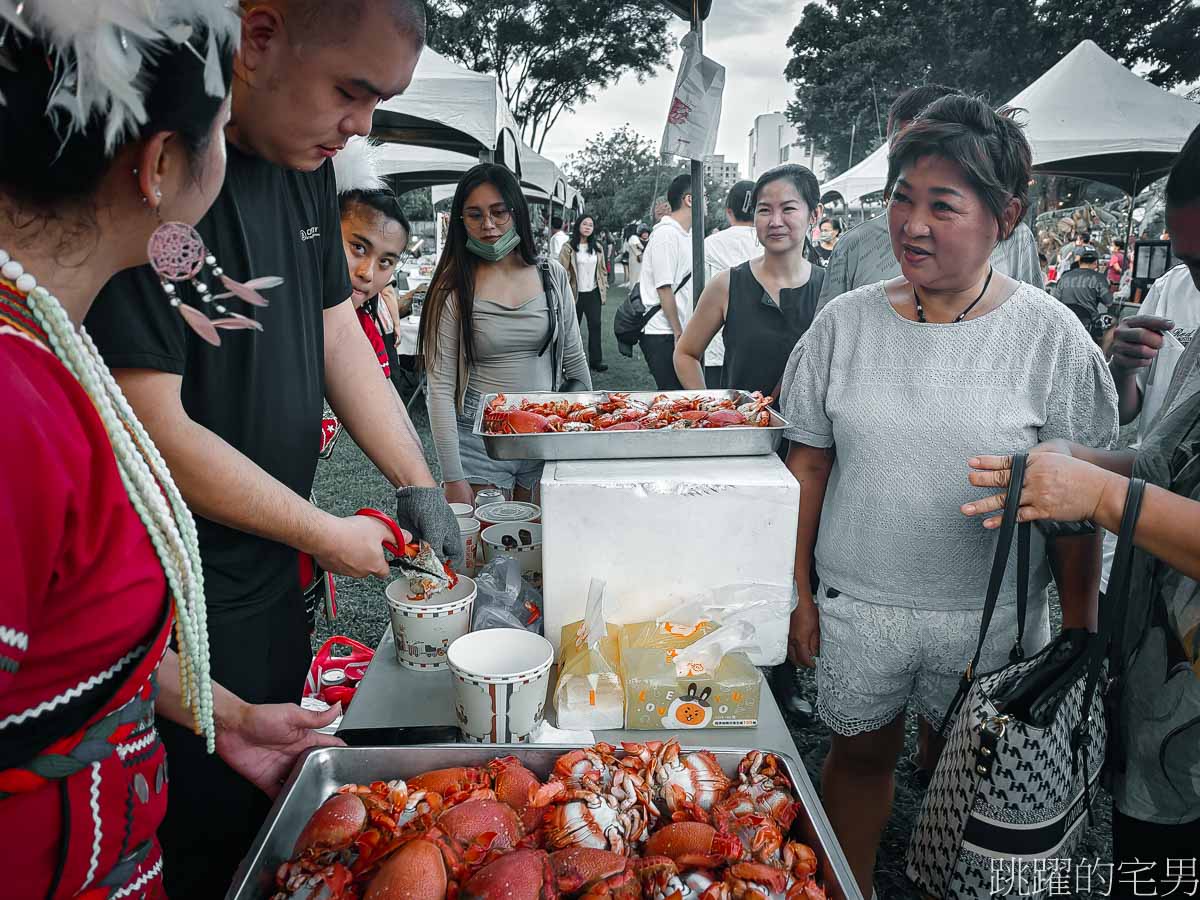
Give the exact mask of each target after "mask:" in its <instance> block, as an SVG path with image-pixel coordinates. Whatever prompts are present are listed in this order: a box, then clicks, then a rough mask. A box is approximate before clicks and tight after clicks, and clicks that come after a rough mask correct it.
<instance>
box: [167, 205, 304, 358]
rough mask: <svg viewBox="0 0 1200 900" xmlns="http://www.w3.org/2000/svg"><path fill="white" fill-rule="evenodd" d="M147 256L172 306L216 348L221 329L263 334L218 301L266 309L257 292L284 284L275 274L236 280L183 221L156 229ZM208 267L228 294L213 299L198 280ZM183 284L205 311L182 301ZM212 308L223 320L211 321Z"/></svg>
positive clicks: (250, 321)
mask: <svg viewBox="0 0 1200 900" xmlns="http://www.w3.org/2000/svg"><path fill="white" fill-rule="evenodd" d="M146 253H147V255H148V256H149V257H150V267H151V268H152V269H154V272H155V274H157V275H158V278H159V281H160V283H161V284H162V289H163V293H164V294H166V295H167V299H168V300H169V301H170V302H171V306H172V307H174V308H175V309H176V310H178V311H179V314H180V315H181V316H183V320H184V321H185V322H187V324H188V327H190V328H191V329H192V331H194V332H196V334H198V335H199V336H200V337H201V338H203V339H204V340H205V341H208V343H210V344H212V345H213V346H214V347H219V346H221V336H220V334H218V333H217V329H219V328H224V329H237V328H252V329H254V330H255V331H262V325H260V324H259V323H258V322H256V321H255V320H254V319H251V318H250V317H249V316H243V315H241V314H240V313H236V312H233V311H231V310H229V309H227V308H226V307H225V306H224V305H223V304H221V303H220V302H219V301H221V300H225V299H228V298H229V297H238V298H239V299H241V300H244V301H245V302H246V303H249V304H252V305H254V306H266V305H267V300H266V298H265V297H263V296H262V295H261V294H259V293H258V292H259V291H260V290H266V289H267V288H273V287H277V286H278V285H281V284H283V279H282V278H279V277H277V276H274V275H268V276H265V277H262V278H254V279H251V280H250V281H248V282H246V283H245V284H242V283H241V282H238V281H234V280H233V279H232V278H230V277H229V276H228V275H226V274H225V272H224V270H223V269H222V268H221V267H220V266H218V265H217V258H216V257H215V256H213V255H212V254H211V253H209V252H208V250H207V248H206V247H205V246H204V239H203V238H201V237H200V234H199V232H197V231H196V229H195V228H193V227H192V226H190V225H187V224H185V223H184V222H163V223H162V224H161V225H159V226H158V228H156V229H154V233H153V234H151V235H150V241H149V243H148V244H147V245H146ZM206 265H207V266H209V267H210V268H211V269H212V276H213V277H214V278H218V279H220V281H221V284H222V285H223V286H224V287H225V289H226V291H227V293H224V294H217V295H216V296H213V295H212V292H211V291H210V290H209V287H208V285H207V284H206V283H205V282H203V281H201V280H200V279H199V278H198V277H197V276H198V275H199V274H200V271H201V270H202V269H203V268H204V266H206ZM181 281H191V283H192V287H193V288H194V289H195V292H196V295H197V296H198V297H199V298H200V301H201V303H202V304H203V305H204V308H203V309H197V308H196V307H194V306H189V305H188V304H187V303H184V302H183V301H182V300H181V299H180V298H179V296H178V291H177V289H176V287H175V284H176V283H177V282H181ZM209 306H212V308H213V311H214V312H216V313H217V315H218V316H220V317H221V318H217V319H210V318H209V317H208V307H209Z"/></svg>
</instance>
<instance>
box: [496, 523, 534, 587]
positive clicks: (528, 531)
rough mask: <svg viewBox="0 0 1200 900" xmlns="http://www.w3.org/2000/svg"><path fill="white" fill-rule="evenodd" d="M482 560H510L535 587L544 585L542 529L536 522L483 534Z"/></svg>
mask: <svg viewBox="0 0 1200 900" xmlns="http://www.w3.org/2000/svg"><path fill="white" fill-rule="evenodd" d="M482 537H483V558H484V560H486V561H487V562H491V561H492V560H493V559H495V558H496V557H497V556H511V557H512V558H513V559H515V560H516V561H517V562H518V563H520V565H521V574H522V575H523V576H525V579H526V580H527V581H529V582H530V584H532V585H533V586H534V587H540V586H541V584H542V526H541V525H536V524H534V523H533V522H506V523H504V524H503V525H492V526H491V527H489V528H485V529H484V530H483V534H482Z"/></svg>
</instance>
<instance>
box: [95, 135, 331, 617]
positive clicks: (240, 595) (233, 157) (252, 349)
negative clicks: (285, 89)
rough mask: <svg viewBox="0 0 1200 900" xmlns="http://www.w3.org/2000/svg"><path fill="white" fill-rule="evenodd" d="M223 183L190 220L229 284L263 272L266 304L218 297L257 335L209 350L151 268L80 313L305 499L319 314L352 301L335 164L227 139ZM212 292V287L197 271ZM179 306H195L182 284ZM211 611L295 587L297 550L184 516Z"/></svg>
mask: <svg viewBox="0 0 1200 900" xmlns="http://www.w3.org/2000/svg"><path fill="white" fill-rule="evenodd" d="M228 152H229V164H228V169H227V172H226V175H225V184H224V186H223V187H222V188H221V193H220V195H219V196H218V197H217V200H216V202H215V203H214V204H213V206H212V209H211V210H209V212H208V215H206V216H205V217H204V219H203V220H202V221H201V222H200V224H199V225H198V226H197V230H198V231H199V232H200V234H201V235H202V236H203V238H204V242H205V244H206V245H207V247H208V249H209V251H210V252H211V253H212V254H213V255H214V256H215V257H216V258H217V264H218V265H219V266H221V267H222V268H223V269H224V270H225V271H226V273H228V274H229V275H230V276H231V277H233V278H236V279H238V280H239V281H243V282H244V281H247V280H249V279H251V278H255V277H262V276H265V275H277V276H279V277H281V278H283V280H284V281H283V284H282V285H280V286H279V287H275V288H271V289H270V290H266V291H264V292H263V294H264V296H266V297H267V298H268V299H269V300H270V302H271V305H270V306H268V307H265V308H261V309H260V308H256V307H251V306H249V305H247V304H245V303H243V302H241V301H239V300H236V299H233V300H226V301H223V302H224V303H226V304H227V305H228V306H229V308H230V309H233V310H236V311H238V312H241V313H243V314H245V315H250V316H254V317H255V318H256V319H258V321H259V322H261V323H262V326H263V332H262V333H258V332H254V331H222V332H221V346H220V347H212V346H210V345H209V344H207V343H205V342H204V341H203V340H201V339H200V338H199V337H198V336H197V335H196V334H195V333H193V332H192V330H191V329H190V328H188V327H187V325H185V324H184V321H183V318H182V317H181V316H180V315H179V314H178V313H177V312H176V311H175V310H173V309H172V308H171V306H170V305H169V303H168V301H167V298H166V296H165V295H164V294H163V291H162V288H161V287H160V285H159V282H158V279H157V278H156V277H155V275H154V273H153V272H152V271H151V270H150V267H149V266H143V267H140V268H138V269H130V270H127V271H125V272H122V273H121V274H119V275H117V276H116V277H115V278H114V279H113V280H112V281H110V282H109V283H108V285H106V286H105V288H104V290H103V292H102V293H101V294H100V297H99V299H98V300H97V301H96V304H95V306H94V307H93V308H92V311H91V313H90V314H89V315H88V317H87V320H86V323H85V324H86V327H87V329H88V331H89V332H90V333H91V335H92V337H93V338H94V339H95V341H96V344H97V346H98V347H99V348H100V353H101V354H102V355H103V357H104V359H105V360H106V361H107V363H108V365H109V366H110V367H111V368H114V369H156V370H158V371H161V372H171V373H173V374H176V375H182V376H183V386H182V393H181V396H182V400H183V407H184V409H185V410H186V411H187V414H188V415H189V416H190V417H191V418H192V419H193V420H194V421H195V422H197V423H198V424H200V425H203V426H204V427H205V428H207V429H209V430H210V431H212V432H214V433H215V434H217V435H218V436H220V437H221V438H223V439H224V440H225V441H227V442H228V443H230V444H232V445H233V446H234V447H235V448H237V449H238V450H239V451H241V452H242V453H244V454H245V455H246V456H247V457H249V458H250V459H251V460H253V461H254V462H255V463H257V464H258V465H259V466H261V467H262V468H263V469H264V470H266V471H267V472H268V473H269V474H271V475H272V476H274V477H275V478H277V479H278V480H279V481H281V482H283V483H284V484H285V485H287V486H288V487H289V488H291V489H292V490H293V491H295V492H296V493H297V494H299V495H300V496H302V497H304V498H307V497H308V496H309V493H310V492H311V490H312V483H313V475H314V473H315V471H316V465H317V451H318V448H319V447H320V439H321V438H320V436H321V413H322V403H323V398H324V395H325V365H324V341H325V330H324V322H323V319H322V311H323V310H324V309H327V308H329V307H333V306H336V305H337V304H339V303H342V302H344V301H346V300H347V298H349V296H350V278H349V275H348V272H347V267H346V256H345V252H344V251H343V249H342V238H341V226H340V217H339V214H338V207H337V192H336V189H335V187H334V181H333V166H332V165H330V164H329V163H326V164H325V165H323V166H322V167H321V168H320V169H318V170H317V171H316V172H295V171H291V170H286V169H282V168H280V167H278V166H275V165H273V164H271V163H268V162H266V161H265V160H262V159H260V158H258V157H254V156H248V155H247V154H245V153H243V152H241V151H239V150H238V149H237V148H235V147H233V146H230V147H229V151H228ZM201 277H202V278H204V279H205V281H206V283H207V284H208V286H209V288H210V289H211V290H212V293H214V294H216V293H221V292H222V290H223V289H222V288H221V287H220V285H219V284H218V283H217V281H216V280H215V279H213V278H212V277H211V269H209V268H207V267H206V268H205V269H204V271H203V273H202V274H201ZM176 288H177V290H178V291H179V296H180V298H181V299H183V300H184V302H190V303H192V305H194V306H199V305H200V303H199V301H198V300H197V298H196V296H195V292H194V289H193V288H192V287H191V285H190V284H187V283H182V282H181V283H179V284H177V286H176ZM196 527H197V530H198V532H199V536H200V552H201V556H202V557H203V560H204V584H205V593H206V595H207V598H208V604H209V609H210V610H212V611H213V612H220V611H221V610H222V608H224V609H225V610H230V609H231V608H233V607H243V606H244V605H245V604H246V603H265V602H268V601H270V600H273V599H275V598H277V597H278V596H279V595H280V594H282V593H283V591H285V590H287V589H294V588H296V587H297V585H298V584H299V570H298V564H297V554H296V551H295V550H293V549H291V548H289V547H285V546H284V545H282V544H277V543H275V542H273V541H268V540H265V539H263V538H258V537H254V536H252V535H249V534H245V533H244V532H239V531H234V530H232V529H229V528H226V527H224V526H222V525H218V524H216V523H214V522H210V521H207V520H205V519H202V518H200V517H199V516H197V517H196Z"/></svg>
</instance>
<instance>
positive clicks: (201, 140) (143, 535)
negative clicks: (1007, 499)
mask: <svg viewBox="0 0 1200 900" xmlns="http://www.w3.org/2000/svg"><path fill="white" fill-rule="evenodd" d="M238 33H239V21H238V18H237V15H236V13H235V12H233V11H232V10H230V9H229V8H228V6H227V4H226V3H225V2H223V0H156V2H155V3H145V2H139V0H91V2H89V3H86V4H81V3H78V2H68V0H27V2H25V3H23V4H20V5H19V6H14V5H13V4H12V3H11V2H9V0H0V98H2V99H0V387H2V390H3V396H4V398H5V413H6V420H5V423H4V427H3V428H0V459H3V460H4V464H5V467H6V472H5V474H4V475H3V476H0V572H3V574H4V577H5V583H4V586H3V588H0V833H3V834H4V835H5V838H6V839H5V840H4V841H0V869H2V870H3V871H4V873H5V875H4V879H5V880H4V889H3V893H4V894H5V896H10V897H65V896H72V897H74V896H84V897H89V898H90V897H97V898H99V897H117V896H138V897H159V896H162V885H161V876H162V857H161V853H160V850H159V847H158V844H157V840H156V837H155V833H156V831H157V828H158V825H159V823H160V821H161V820H162V817H163V813H164V810H165V808H166V803H167V769H166V763H165V758H164V753H163V749H162V745H161V744H160V743H159V741H158V735H157V732H156V730H155V726H154V721H155V710H156V708H157V711H158V712H159V713H162V714H163V715H166V716H167V717H169V718H172V719H174V720H176V721H179V722H181V723H187V724H190V725H193V726H194V727H195V728H196V729H197V731H199V732H201V733H203V734H205V735H206V736H207V738H208V742H209V747H210V751H211V750H212V749H213V748H214V746H215V749H216V751H217V752H218V753H220V754H221V755H222V757H223V758H224V759H225V760H226V761H227V762H228V763H229V764H230V765H232V766H234V768H236V769H238V770H239V771H241V772H242V773H243V774H245V775H246V776H247V777H250V778H253V779H255V780H256V781H258V783H260V784H266V783H270V784H272V785H273V784H274V783H275V781H276V780H277V778H278V776H279V775H280V774H281V772H282V771H286V767H288V766H290V764H291V761H292V755H293V754H294V752H296V749H297V745H296V743H294V742H295V741H296V739H297V737H300V738H301V741H300V743H305V742H308V741H310V740H311V739H309V738H307V737H305V736H304V732H303V728H302V727H300V726H307V727H316V726H319V725H321V724H324V722H325V721H326V719H331V718H332V717H333V716H332V715H330V716H327V717H311V718H308V719H304V720H303V721H302V722H300V721H299V720H298V719H297V718H295V717H291V716H290V714H289V715H288V716H286V718H287V727H286V728H283V729H281V728H279V727H277V726H278V725H279V724H280V720H281V719H282V718H285V715H284V711H283V710H282V709H281V708H280V707H250V706H247V705H246V704H245V703H243V702H242V701H240V700H238V699H237V698H236V697H234V696H233V695H231V694H229V693H228V692H226V691H223V690H222V689H220V688H219V687H217V688H215V690H214V686H213V685H212V682H211V679H210V678H209V672H208V667H209V655H208V640H207V632H206V619H205V606H204V587H203V577H202V574H201V567H200V558H199V551H198V549H197V543H196V527H195V523H194V521H193V519H192V516H191V513H190V512H189V511H188V509H187V507H186V506H185V505H184V503H183V501H182V499H181V497H180V494H179V491H178V490H177V489H176V487H175V485H174V483H173V482H172V479H171V474H170V472H168V471H167V468H166V465H165V464H164V462H163V458H162V456H161V454H160V453H159V452H158V450H157V449H156V448H155V446H154V444H153V442H152V441H151V440H150V438H149V437H148V435H147V433H146V430H145V429H144V428H143V427H142V425H141V423H140V422H139V421H138V420H137V418H136V417H135V416H134V414H133V412H132V410H131V409H130V407H129V404H128V403H127V402H126V400H125V398H124V396H123V395H122V393H121V391H120V389H119V388H118V387H117V385H116V383H115V382H114V381H113V378H112V376H111V374H110V373H109V371H108V368H107V367H106V366H105V364H104V361H103V360H102V359H101V358H100V357H99V355H98V354H97V352H96V349H95V346H94V344H93V343H92V341H91V339H90V337H89V336H88V335H87V333H86V332H85V331H84V330H83V329H82V328H81V327H80V324H79V323H80V322H82V320H83V318H84V316H85V315H86V313H87V311H88V309H89V308H90V306H91V304H92V301H93V300H94V298H95V296H96V294H97V293H98V292H99V290H100V289H101V287H103V285H104V284H105V282H106V281H108V280H109V278H110V277H111V276H113V275H114V274H115V273H116V272H118V271H120V270H121V269H124V268H127V267H129V266H135V265H140V264H142V263H145V262H147V260H148V259H150V260H152V262H153V263H154V265H155V268H156V270H158V271H159V272H160V274H161V277H162V278H163V279H164V282H163V283H164V286H165V288H164V289H165V290H166V293H167V296H166V297H165V298H164V302H170V303H171V305H172V306H173V307H175V308H176V309H178V310H180V313H181V314H182V315H184V316H185V318H187V319H188V321H189V324H192V325H193V327H197V328H198V329H201V330H205V331H212V333H214V334H215V329H217V328H253V327H256V324H257V323H255V322H254V320H253V319H252V318H250V317H249V316H246V315H244V314H242V313H239V312H236V311H235V310H234V309H232V308H229V307H233V306H235V305H240V302H241V300H243V299H247V298H248V299H250V300H251V301H253V300H254V299H255V298H257V294H256V293H255V291H254V290H253V289H251V288H248V287H247V286H246V285H241V284H237V283H236V282H230V281H229V280H227V279H223V278H222V273H221V272H220V271H219V267H217V266H216V263H215V260H213V259H212V257H211V256H210V255H208V254H207V252H206V251H205V250H204V248H203V244H202V243H198V241H197V240H196V239H195V235H194V232H193V231H192V229H191V227H190V225H191V223H194V222H196V221H197V220H198V219H199V218H200V217H201V216H202V215H203V214H204V212H205V210H206V209H207V208H208V207H209V205H210V204H211V203H212V201H213V198H214V197H215V196H216V195H217V192H218V190H219V189H220V186H221V183H222V180H223V177H224V170H225V144H224V137H223V128H224V126H225V123H226V121H227V119H228V115H229V106H228V100H227V94H228V85H229V81H230V73H231V68H232V56H233V52H234V45H235V43H236V40H237V36H238ZM205 266H207V267H208V269H207V274H204V273H202V272H201V270H202V268H204V267H205ZM202 278H209V279H211V280H212V283H213V285H214V287H215V286H216V285H218V284H219V285H222V286H223V287H224V288H225V289H226V290H228V291H229V292H230V293H231V295H233V296H235V297H236V298H237V299H229V298H222V297H221V296H220V295H213V294H209V293H208V287H207V284H205V292H204V293H205V299H204V300H203V303H202V305H203V306H204V307H205V308H204V309H196V308H193V307H191V306H189V305H187V304H183V303H181V302H180V301H179V300H178V299H177V298H176V296H175V294H174V291H173V289H171V288H172V286H173V284H174V282H175V281H177V280H182V279H187V280H191V281H192V282H193V284H203V283H204V282H202V281H201V279H202ZM257 286H258V287H260V288H261V287H266V286H267V284H266V283H259V284H258V285H257ZM197 290H199V288H197ZM246 309H247V310H248V308H246ZM172 638H174V640H173V641H171V639H172ZM160 664H161V665H160ZM295 712H296V714H297V715H299V716H303V715H305V714H303V713H301V711H300V710H298V709H296V710H295ZM332 712H333V714H334V715H336V712H337V711H336V710H334V711H332ZM298 723H299V724H298ZM292 728H295V732H294V733H293V732H292V731H291V729H292ZM288 734H290V735H291V741H288V740H286V737H287V735H288ZM281 735H282V736H283V737H282V738H280V736H281ZM264 743H268V744H274V746H272V747H271V748H270V749H269V750H267V749H264V747H263V746H262V745H263V744H264Z"/></svg>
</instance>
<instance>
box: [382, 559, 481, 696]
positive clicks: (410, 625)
mask: <svg viewBox="0 0 1200 900" xmlns="http://www.w3.org/2000/svg"><path fill="white" fill-rule="evenodd" d="M387 600H388V606H389V607H390V608H391V614H392V633H393V634H394V635H395V638H396V659H397V660H398V661H399V662H400V665H402V666H404V667H405V668H407V669H417V670H419V671H425V672H429V671H434V670H437V669H445V668H446V667H447V666H448V662H447V652H448V651H449V649H450V645H451V644H453V643H454V642H455V641H456V640H457V639H458V638H460V637H462V636H463V635H464V634H466V633H467V632H468V631H470V630H471V610H472V608H473V607H474V606H475V581H474V580H473V579H471V578H468V577H467V576H466V575H459V576H458V584H456V585H455V586H454V587H452V588H450V589H448V590H445V591H442V592H440V593H438V594H434V595H433V597H431V598H430V599H429V600H424V601H421V602H412V601H410V600H409V599H408V580H407V579H405V578H400V579H397V580H396V581H393V582H392V583H391V584H389V585H388V587H387Z"/></svg>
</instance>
